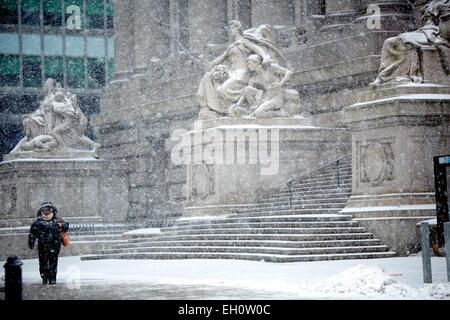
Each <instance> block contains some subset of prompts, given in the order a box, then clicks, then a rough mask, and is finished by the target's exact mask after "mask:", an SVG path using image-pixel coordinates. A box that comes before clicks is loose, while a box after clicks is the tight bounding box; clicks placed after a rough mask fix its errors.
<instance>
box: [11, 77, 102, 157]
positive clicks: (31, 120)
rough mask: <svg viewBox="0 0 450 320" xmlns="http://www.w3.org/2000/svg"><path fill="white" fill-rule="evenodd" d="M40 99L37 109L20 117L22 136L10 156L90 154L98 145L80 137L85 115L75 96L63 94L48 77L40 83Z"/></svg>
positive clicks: (68, 93) (83, 130)
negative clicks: (26, 154)
mask: <svg viewBox="0 0 450 320" xmlns="http://www.w3.org/2000/svg"><path fill="white" fill-rule="evenodd" d="M43 90H44V95H45V97H44V100H43V101H41V103H40V106H39V108H38V109H37V110H36V111H34V112H32V113H29V114H26V115H24V116H22V123H23V128H24V130H25V134H26V136H25V137H24V138H23V139H22V140H20V141H19V143H18V144H17V146H16V147H15V148H14V149H13V150H12V151H11V154H20V153H26V152H28V153H29V152H32V153H33V155H36V156H37V157H39V155H40V154H43V153H46V152H47V153H51V154H54V155H55V156H58V154H60V153H61V152H63V153H64V152H70V154H71V155H72V156H74V157H76V156H77V152H83V151H88V152H91V153H92V155H94V154H95V151H96V150H97V148H98V147H99V144H98V143H96V142H94V141H92V140H91V139H89V138H88V137H86V136H85V135H84V132H85V130H86V127H87V119H86V116H85V115H84V114H83V112H82V111H81V109H80V107H79V105H78V101H77V96H76V95H75V94H71V93H70V92H68V91H66V90H65V89H64V88H63V87H62V85H61V84H60V83H56V85H55V82H54V80H53V79H52V78H49V79H47V80H46V81H45V83H44V87H43Z"/></svg>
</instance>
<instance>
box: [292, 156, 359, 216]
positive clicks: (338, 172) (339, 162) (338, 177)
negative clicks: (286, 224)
mask: <svg viewBox="0 0 450 320" xmlns="http://www.w3.org/2000/svg"><path fill="white" fill-rule="evenodd" d="M351 156H352V155H351V154H348V155H346V156H344V157H342V158H340V159H338V160H334V161H333V162H330V163H327V164H326V165H323V166H321V167H319V168H317V169H314V170H313V171H310V172H308V173H305V174H302V175H300V176H298V177H296V178H294V179H292V180H290V181H289V182H288V183H287V185H288V190H289V208H290V209H292V196H293V193H292V184H293V183H294V182H296V181H299V180H302V179H305V178H306V177H309V176H312V175H313V174H315V173H318V172H319V171H322V170H325V169H330V168H332V167H333V166H334V167H335V168H336V171H335V172H336V175H335V177H336V181H337V185H338V188H340V187H341V176H342V175H341V167H342V163H343V162H344V161H345V160H346V159H348V158H350V157H351Z"/></svg>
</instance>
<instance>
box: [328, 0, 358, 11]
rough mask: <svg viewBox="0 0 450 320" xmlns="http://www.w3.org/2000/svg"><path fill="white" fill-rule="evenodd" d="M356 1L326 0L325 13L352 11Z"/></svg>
mask: <svg viewBox="0 0 450 320" xmlns="http://www.w3.org/2000/svg"><path fill="white" fill-rule="evenodd" d="M356 2H357V1H354V0H328V1H327V4H326V11H327V14H336V13H348V12H354V11H355V5H356Z"/></svg>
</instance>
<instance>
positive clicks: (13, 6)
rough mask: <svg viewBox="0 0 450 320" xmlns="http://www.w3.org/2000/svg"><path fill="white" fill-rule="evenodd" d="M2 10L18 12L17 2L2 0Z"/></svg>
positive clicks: (0, 4)
mask: <svg viewBox="0 0 450 320" xmlns="http://www.w3.org/2000/svg"><path fill="white" fill-rule="evenodd" d="M0 8H2V9H8V10H17V0H1V2H0Z"/></svg>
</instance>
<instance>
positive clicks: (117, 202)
mask: <svg viewBox="0 0 450 320" xmlns="http://www.w3.org/2000/svg"><path fill="white" fill-rule="evenodd" d="M9 156H10V155H9ZM0 190H1V208H0V220H11V221H20V220H21V219H22V220H24V221H28V220H29V219H30V218H35V217H36V212H37V208H39V206H40V204H41V203H42V202H44V201H51V202H53V203H54V204H55V206H56V207H57V208H58V212H59V214H60V215H61V216H62V217H64V218H71V217H80V218H81V219H82V218H83V217H93V216H96V217H99V218H101V219H102V220H104V221H111V222H122V221H126V218H127V215H128V203H129V200H128V173H127V171H126V170H124V169H123V168H122V167H121V166H120V165H118V164H117V163H116V164H113V163H112V162H110V161H104V160H96V159H93V158H84V159H83V158H81V159H20V158H19V159H16V160H7V161H3V162H1V163H0ZM18 224H20V223H12V224H10V225H18ZM7 225H8V224H7Z"/></svg>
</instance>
